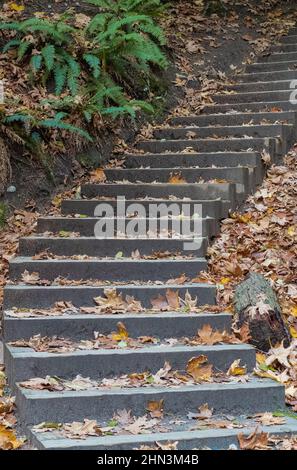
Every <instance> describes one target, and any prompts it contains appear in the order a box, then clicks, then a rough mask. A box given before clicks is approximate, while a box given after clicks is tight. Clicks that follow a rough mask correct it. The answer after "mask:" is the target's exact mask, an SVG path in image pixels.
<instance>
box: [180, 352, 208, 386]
mask: <svg viewBox="0 0 297 470" xmlns="http://www.w3.org/2000/svg"><path fill="white" fill-rule="evenodd" d="M186 371H187V373H188V374H189V375H191V377H193V379H194V381H195V382H198V383H199V382H209V381H210V380H211V376H212V365H211V364H208V359H207V357H206V356H204V355H200V356H198V357H192V358H191V359H190V360H189V361H188V363H187V366H186Z"/></svg>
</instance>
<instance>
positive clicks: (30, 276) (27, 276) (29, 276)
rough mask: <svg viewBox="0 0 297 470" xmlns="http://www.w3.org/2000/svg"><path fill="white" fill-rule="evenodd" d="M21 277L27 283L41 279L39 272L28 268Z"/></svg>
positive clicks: (34, 282) (33, 282)
mask: <svg viewBox="0 0 297 470" xmlns="http://www.w3.org/2000/svg"><path fill="white" fill-rule="evenodd" d="M21 278H22V281H23V282H25V283H26V284H36V282H38V281H40V277H39V273H29V271H27V270H25V271H24V272H23V273H22V275H21Z"/></svg>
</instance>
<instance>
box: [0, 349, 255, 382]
mask: <svg viewBox="0 0 297 470" xmlns="http://www.w3.org/2000/svg"><path fill="white" fill-rule="evenodd" d="M182 349H184V350H182ZM32 353H33V354H30V353H24V354H23V355H21V353H16V352H14V351H13V350H12V349H10V350H9V349H8V348H7V347H6V348H5V353H4V356H5V364H7V366H6V369H5V370H6V375H7V377H8V378H9V382H10V383H13V381H16V382H21V381H23V380H27V379H28V378H34V377H45V376H46V375H49V376H51V377H54V376H57V377H63V378H68V379H74V378H75V377H76V376H77V375H81V376H83V377H90V378H92V379H94V380H100V379H103V378H109V377H114V376H115V375H122V374H132V373H134V372H142V371H150V372H152V373H153V374H155V373H156V372H157V371H158V370H160V369H161V368H162V367H163V366H164V363H165V362H166V361H167V362H169V364H171V366H172V368H173V369H174V370H184V369H185V365H186V364H187V362H188V361H189V360H190V359H191V358H192V357H198V356H200V355H205V356H206V357H207V358H208V361H209V363H210V364H212V365H213V367H214V370H215V371H217V372H219V371H225V372H226V371H227V370H228V368H229V367H230V365H231V364H232V363H233V362H234V361H235V360H237V359H239V358H240V359H241V361H242V363H243V364H246V366H247V369H248V370H249V371H252V370H253V368H254V367H255V350H254V349H252V348H247V347H233V348H232V347H226V346H224V347H213V348H212V349H211V348H207V347H204V348H203V347H202V348H199V347H196V348H194V347H193V348H187V349H185V348H180V349H179V350H178V351H174V350H171V348H170V347H167V348H166V350H165V348H163V351H161V350H159V351H155V352H153V351H152V350H151V351H146V350H145V348H144V349H143V350H141V351H140V350H137V351H133V350H129V351H126V352H124V351H123V352H122V351H120V352H119V353H118V352H117V351H112V350H111V351H106V350H105V351H104V352H97V351H95V352H92V351H91V352H88V351H80V352H79V353H77V354H75V353H71V354H61V355H58V354H55V355H54V354H47V353H35V354H34V352H33V351H32Z"/></svg>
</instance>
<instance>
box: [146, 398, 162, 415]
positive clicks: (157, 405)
mask: <svg viewBox="0 0 297 470" xmlns="http://www.w3.org/2000/svg"><path fill="white" fill-rule="evenodd" d="M146 409H147V411H149V412H150V415H151V417H152V418H163V412H164V399H162V400H160V401H149V402H148V404H147V406H146Z"/></svg>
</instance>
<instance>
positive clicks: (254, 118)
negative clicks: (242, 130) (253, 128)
mask: <svg viewBox="0 0 297 470" xmlns="http://www.w3.org/2000/svg"><path fill="white" fill-rule="evenodd" d="M296 78H297V75H296ZM243 85H245V83H244V84H243ZM232 86H234V85H232ZM238 86H241V84H239V85H238ZM296 117H297V110H296V111H293V110H291V111H285V112H279V113H274V112H246V113H242V112H238V113H234V114H209V115H200V116H180V117H175V118H172V119H171V124H172V125H173V126H197V127H205V126H222V127H225V126H241V125H256V124H262V122H266V123H270V124H274V123H277V124H279V123H282V122H284V123H287V122H289V123H292V124H293V126H294V125H295V123H296Z"/></svg>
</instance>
